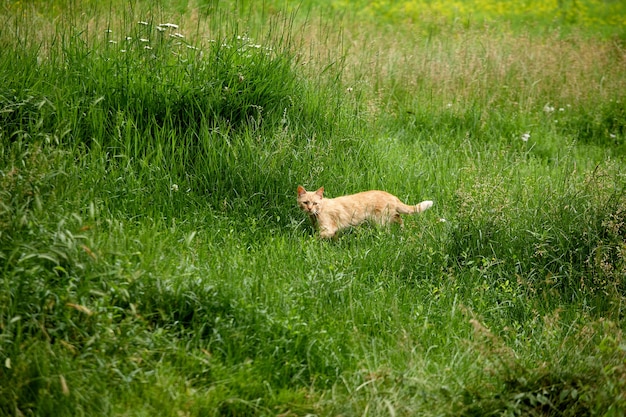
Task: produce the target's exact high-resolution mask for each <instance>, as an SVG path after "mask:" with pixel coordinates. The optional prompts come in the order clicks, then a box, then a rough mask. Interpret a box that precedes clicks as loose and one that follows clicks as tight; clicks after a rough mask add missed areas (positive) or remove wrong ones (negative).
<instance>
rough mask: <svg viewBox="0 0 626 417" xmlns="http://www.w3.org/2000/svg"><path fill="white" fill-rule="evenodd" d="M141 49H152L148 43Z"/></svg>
mask: <svg viewBox="0 0 626 417" xmlns="http://www.w3.org/2000/svg"><path fill="white" fill-rule="evenodd" d="M143 49H152V47H151V46H150V45H146V46H144V47H143Z"/></svg>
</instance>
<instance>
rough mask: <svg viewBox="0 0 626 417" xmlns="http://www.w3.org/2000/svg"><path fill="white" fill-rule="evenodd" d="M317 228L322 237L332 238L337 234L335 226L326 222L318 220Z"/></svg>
mask: <svg viewBox="0 0 626 417" xmlns="http://www.w3.org/2000/svg"><path fill="white" fill-rule="evenodd" d="M318 228H319V232H320V237H321V238H322V239H332V238H333V237H335V235H336V234H337V227H336V226H335V225H333V224H329V223H328V222H321V221H320V222H319V223H318Z"/></svg>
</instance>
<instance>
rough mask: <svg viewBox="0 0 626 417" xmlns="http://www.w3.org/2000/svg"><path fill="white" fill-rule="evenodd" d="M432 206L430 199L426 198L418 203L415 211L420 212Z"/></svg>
mask: <svg viewBox="0 0 626 417" xmlns="http://www.w3.org/2000/svg"><path fill="white" fill-rule="evenodd" d="M432 206H433V202H432V201H430V200H426V201H422V202H421V203H419V204H418V205H417V212H418V213H421V212H423V211H425V210H428V209H429V208H431V207H432Z"/></svg>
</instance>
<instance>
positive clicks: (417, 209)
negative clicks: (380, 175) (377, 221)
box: [398, 200, 433, 214]
mask: <svg viewBox="0 0 626 417" xmlns="http://www.w3.org/2000/svg"><path fill="white" fill-rule="evenodd" d="M432 206H433V202H432V201H430V200H426V201H422V202H421V203H419V204H417V205H415V206H408V205H406V204H402V205H401V206H399V207H398V212H399V213H400V214H414V213H421V212H423V211H426V210H428V209H429V208H431V207H432Z"/></svg>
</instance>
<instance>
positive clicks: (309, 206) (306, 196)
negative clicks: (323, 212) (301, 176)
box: [298, 185, 324, 216]
mask: <svg viewBox="0 0 626 417" xmlns="http://www.w3.org/2000/svg"><path fill="white" fill-rule="evenodd" d="M323 198H324V187H320V188H319V189H318V190H317V191H307V190H305V189H304V187H303V186H301V185H298V205H299V206H300V208H301V209H302V211H304V212H305V213H307V214H308V215H311V216H317V215H318V214H319V212H320V209H321V208H322V199H323Z"/></svg>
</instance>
